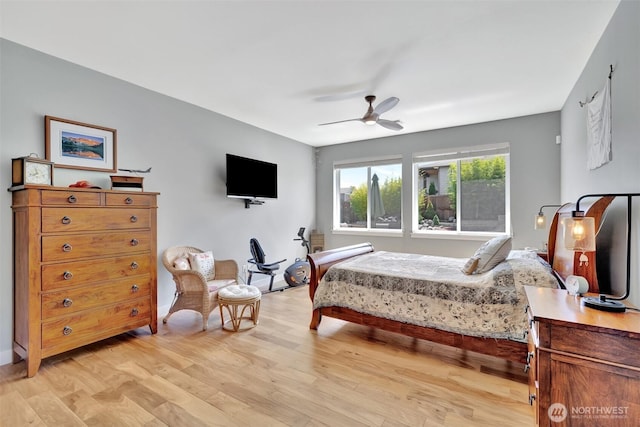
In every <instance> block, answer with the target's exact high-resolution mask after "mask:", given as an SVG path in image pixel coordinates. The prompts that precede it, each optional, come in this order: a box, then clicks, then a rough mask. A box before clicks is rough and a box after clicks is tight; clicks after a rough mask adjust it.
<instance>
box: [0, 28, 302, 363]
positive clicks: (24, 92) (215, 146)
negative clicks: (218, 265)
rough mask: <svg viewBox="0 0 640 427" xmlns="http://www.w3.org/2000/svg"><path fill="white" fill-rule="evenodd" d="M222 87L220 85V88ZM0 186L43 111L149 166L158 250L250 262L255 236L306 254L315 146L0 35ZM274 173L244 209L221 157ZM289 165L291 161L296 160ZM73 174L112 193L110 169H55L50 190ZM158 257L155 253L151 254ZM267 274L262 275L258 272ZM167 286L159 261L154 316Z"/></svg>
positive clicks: (8, 269) (3, 339) (5, 311)
mask: <svg viewBox="0 0 640 427" xmlns="http://www.w3.org/2000/svg"><path fill="white" fill-rule="evenodd" d="M220 84H225V83H224V82H220ZM0 88H1V92H0V120H1V122H0V162H1V165H2V166H1V170H2V173H1V174H0V188H2V189H7V188H9V187H10V185H11V181H10V172H9V171H10V164H11V158H13V157H20V156H24V155H28V154H29V153H32V152H33V153H37V154H39V155H40V156H41V157H44V115H45V114H46V115H52V116H56V117H62V118H66V119H71V120H77V121H80V122H84V123H91V124H95V125H102V126H107V127H111V128H115V129H117V131H118V147H117V148H118V166H119V167H121V168H129V169H131V168H133V169H140V168H147V167H149V166H152V167H153V170H152V172H151V174H149V175H146V176H145V181H144V186H145V190H148V191H157V192H160V193H161V194H160V196H159V200H158V204H159V209H158V250H159V252H161V251H162V250H163V249H164V248H166V247H168V246H172V245H177V244H189V245H193V246H196V247H200V248H202V249H211V250H212V251H213V253H214V256H216V257H218V258H221V259H222V258H230V259H235V260H236V261H237V262H238V263H239V264H240V265H243V264H245V263H246V260H247V259H248V258H250V253H249V239H250V238H251V237H254V236H255V237H257V238H258V239H259V240H260V241H261V243H262V245H263V247H264V249H265V252H266V253H267V257H268V259H273V260H276V259H280V258H288V259H289V260H290V261H291V262H293V260H294V258H295V257H299V256H303V255H304V249H303V248H302V247H301V246H300V244H299V243H298V242H294V241H293V238H294V237H295V234H296V232H297V231H298V227H299V226H304V227H307V228H308V229H309V230H310V229H312V228H313V227H314V215H315V206H314V198H313V193H314V190H315V169H314V155H313V149H312V148H311V147H309V146H307V145H304V144H301V143H298V142H296V141H292V140H290V139H287V138H283V137H281V136H278V135H274V134H272V133H269V132H265V131H263V130H261V129H257V128H255V127H252V126H249V125H246V124H243V123H240V122H238V121H235V120H232V119H230V118H227V117H224V116H221V115H219V114H215V113H212V112H210V111H207V110H204V109H201V108H198V107H195V106H193V105H191V104H187V103H184V102H181V101H178V100H175V99H172V98H169V97H166V96H163V95H160V94H158V93H155V92H151V91H149V90H146V89H143V88H140V87H138V86H135V85H131V84H128V83H125V82H123V81H121V80H117V79H114V78H112V77H109V76H106V75H104V74H100V73H97V72H94V71H91V70H88V69H86V68H82V67H79V66H77V65H74V64H71V63H68V62H65V61H62V60H60V59H57V58H54V57H51V56H47V55H44V54H42V53H39V52H37V51H34V50H31V49H28V48H25V47H23V46H20V45H17V44H15V43H12V42H9V41H7V40H2V39H0ZM227 152H231V153H234V154H238V155H242V156H246V157H252V158H257V159H262V160H266V161H269V162H274V163H277V164H278V166H279V170H278V175H279V176H278V178H279V197H278V199H277V200H269V201H267V202H266V203H265V204H264V205H262V206H252V207H251V208H250V209H245V208H244V203H243V202H242V201H241V200H238V199H228V198H227V197H226V196H225V153H227ZM292 159H295V161H292ZM80 179H86V180H89V181H91V182H93V183H95V184H97V185H99V186H101V187H103V188H109V187H110V181H109V174H107V173H100V172H86V171H77V170H70V169H56V170H55V183H54V184H55V185H56V186H67V185H69V184H70V183H73V182H76V181H78V180H80ZM0 205H1V206H2V209H0V245H1V249H0V253H2V254H3V256H2V257H1V258H0V271H1V272H2V274H0V365H2V364H5V363H9V362H10V361H11V342H12V331H13V320H12V319H13V314H12V301H13V293H12V292H13V291H12V287H13V278H12V255H11V254H12V221H11V208H10V207H11V194H10V193H9V192H7V191H5V190H3V191H0ZM159 255H160V254H159ZM262 277H263V278H264V277H265V276H262ZM174 290H175V287H174V285H173V281H172V280H171V277H170V276H169V275H168V273H167V272H166V270H164V267H162V265H161V264H159V265H158V305H159V311H160V314H164V313H163V311H162V310H163V308H164V310H166V309H167V308H168V305H169V304H170V302H171V298H172V296H173V292H174Z"/></svg>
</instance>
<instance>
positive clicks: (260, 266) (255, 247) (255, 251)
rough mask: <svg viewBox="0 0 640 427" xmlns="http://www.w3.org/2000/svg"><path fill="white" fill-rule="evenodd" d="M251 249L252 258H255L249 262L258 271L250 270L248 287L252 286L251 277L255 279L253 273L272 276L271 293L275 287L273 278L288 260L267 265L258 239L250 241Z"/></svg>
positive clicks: (270, 282)
mask: <svg viewBox="0 0 640 427" xmlns="http://www.w3.org/2000/svg"><path fill="white" fill-rule="evenodd" d="M249 249H250V250H251V256H253V258H251V259H250V260H248V261H249V262H250V263H251V264H253V265H255V267H256V269H255V270H251V269H249V278H248V279H247V285H250V284H251V277H253V273H259V274H266V275H268V276H271V280H270V281H269V291H271V288H272V287H273V278H274V277H275V275H276V273H275V272H276V271H277V270H278V269H279V268H280V264H281V263H283V262H285V261H286V258H285V259H281V260H280V261H276V262H271V263H268V264H267V262H266V256H265V254H264V251H263V250H262V246H260V242H258V239H256V238H252V239H251V240H249Z"/></svg>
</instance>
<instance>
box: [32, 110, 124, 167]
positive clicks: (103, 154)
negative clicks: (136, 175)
mask: <svg viewBox="0 0 640 427" xmlns="http://www.w3.org/2000/svg"><path fill="white" fill-rule="evenodd" d="M44 118H45V157H46V159H47V160H50V161H52V162H53V163H54V164H55V167H57V168H68V169H84V170H93V171H102V172H116V171H117V165H116V153H117V151H116V142H117V141H116V140H117V132H116V130H115V129H111V128H107V127H103V126H96V125H90V124H87V123H80V122H75V121H73V120H66V119H61V118H58V117H51V116H45V117H44Z"/></svg>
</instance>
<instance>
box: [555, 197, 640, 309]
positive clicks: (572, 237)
mask: <svg viewBox="0 0 640 427" xmlns="http://www.w3.org/2000/svg"><path fill="white" fill-rule="evenodd" d="M635 196H640V193H613V194H587V195H584V196H580V198H579V199H578V201H577V202H576V210H575V211H572V212H571V218H565V219H564V220H562V226H563V234H562V238H563V241H564V246H565V248H567V249H568V250H571V251H574V252H592V251H595V250H596V230H595V222H594V219H593V218H592V217H587V216H585V215H584V212H583V211H581V210H580V201H581V200H582V199H585V198H587V197H626V198H627V283H626V291H625V293H624V295H622V296H621V297H612V296H607V295H603V294H600V296H599V297H584V298H582V303H583V304H584V305H585V306H586V307H590V308H593V309H596V310H603V311H612V312H624V311H625V310H626V309H627V308H626V306H625V305H624V304H623V303H621V302H620V301H622V300H625V299H627V298H628V297H629V292H630V289H631V219H632V217H631V199H632V198H633V197H635Z"/></svg>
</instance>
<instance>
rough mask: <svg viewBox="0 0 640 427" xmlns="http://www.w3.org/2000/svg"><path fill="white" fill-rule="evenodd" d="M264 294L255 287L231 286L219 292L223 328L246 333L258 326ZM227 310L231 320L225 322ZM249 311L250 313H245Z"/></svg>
mask: <svg viewBox="0 0 640 427" xmlns="http://www.w3.org/2000/svg"><path fill="white" fill-rule="evenodd" d="M261 297H262V292H260V289H258V288H256V287H255V286H248V285H230V286H225V287H224V288H222V289H220V290H219V291H218V305H219V306H220V320H221V321H222V328H223V329H225V330H227V331H234V332H238V331H244V330H246V329H250V328H253V327H254V326H256V325H257V324H258V314H259V312H260V298H261ZM224 307H226V308H227V312H228V313H229V317H230V319H229V320H227V321H226V322H225V320H224V310H223V308H224ZM247 310H248V313H245V311H247Z"/></svg>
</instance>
